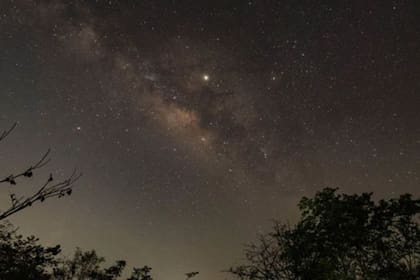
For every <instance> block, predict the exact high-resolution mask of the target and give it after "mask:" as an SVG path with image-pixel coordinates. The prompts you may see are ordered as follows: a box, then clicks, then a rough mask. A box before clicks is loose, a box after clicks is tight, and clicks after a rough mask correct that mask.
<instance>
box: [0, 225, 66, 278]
mask: <svg viewBox="0 0 420 280" xmlns="http://www.w3.org/2000/svg"><path fill="white" fill-rule="evenodd" d="M59 253H60V246H54V247H43V246H41V245H39V244H38V239H37V238H35V237H34V236H30V237H27V238H23V237H22V236H21V235H18V234H17V233H16V228H14V227H12V225H11V224H9V223H3V224H0V279H2V280H17V279H25V280H46V279H50V273H49V270H50V268H51V267H53V266H55V265H56V263H57V261H56V256H57V255H58V254H59Z"/></svg>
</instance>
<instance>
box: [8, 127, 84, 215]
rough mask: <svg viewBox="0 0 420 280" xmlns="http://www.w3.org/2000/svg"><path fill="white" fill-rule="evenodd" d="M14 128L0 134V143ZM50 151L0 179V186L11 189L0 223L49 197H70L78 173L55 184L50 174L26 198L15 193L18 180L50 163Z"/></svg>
mask: <svg viewBox="0 0 420 280" xmlns="http://www.w3.org/2000/svg"><path fill="white" fill-rule="evenodd" d="M15 128H16V123H15V124H14V125H13V126H12V127H11V128H10V129H8V130H5V131H3V132H2V133H1V134H0V142H1V141H3V140H4V139H5V138H6V137H7V136H9V135H10V133H11V132H12V131H13V130H14V129H15ZM49 154H50V150H48V151H47V152H46V153H45V154H44V155H43V156H42V157H41V159H40V160H38V161H37V162H35V163H34V164H32V165H30V166H29V167H28V168H26V169H24V170H23V171H22V172H19V173H17V174H11V175H8V176H6V177H4V178H3V179H0V184H1V183H3V184H9V185H10V186H12V187H13V189H12V190H11V194H10V202H11V205H10V206H9V207H8V208H7V209H6V210H5V211H3V212H0V221H1V220H4V219H6V218H7V217H9V216H11V215H13V214H15V213H16V212H19V211H21V210H23V209H25V208H27V207H30V206H32V205H33V204H34V203H36V202H44V201H45V200H46V199H48V198H51V197H58V198H60V197H63V196H66V195H71V193H72V191H73V189H72V187H73V184H74V183H75V182H76V181H77V180H78V179H79V178H80V177H81V174H80V173H77V172H76V171H74V172H73V173H72V174H71V175H70V177H68V178H67V179H66V180H63V181H58V182H56V181H55V180H54V178H53V175H52V174H50V175H49V176H48V178H47V179H46V180H45V182H44V183H43V184H41V185H40V187H39V188H38V189H37V191H36V192H35V193H33V194H32V195H30V196H28V197H24V196H18V195H17V192H16V185H17V184H18V180H19V179H21V178H26V179H30V178H32V177H33V176H34V172H35V171H37V170H38V169H40V168H42V167H44V166H45V165H47V164H48V163H49V162H50V159H49V158H48V156H49Z"/></svg>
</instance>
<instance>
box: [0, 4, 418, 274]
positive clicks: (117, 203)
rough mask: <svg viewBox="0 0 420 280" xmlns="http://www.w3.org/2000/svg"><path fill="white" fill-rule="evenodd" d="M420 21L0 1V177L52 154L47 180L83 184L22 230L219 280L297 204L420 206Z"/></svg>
mask: <svg viewBox="0 0 420 280" xmlns="http://www.w3.org/2000/svg"><path fill="white" fill-rule="evenodd" d="M419 19H420V5H419V4H418V1H408V0H407V1H369V3H366V1H319V2H318V3H315V2H313V1H291V0H286V1H268V0H267V1H235V0H232V1H187V0H186V1H175V0H173V1H130V0H127V1H60V0H54V1H31V0H15V1H9V0H5V1H2V2H1V4H0V94H1V104H0V113H1V114H0V117H1V122H0V124H1V125H2V127H7V126H8V125H10V124H11V123H13V122H15V121H17V122H19V127H18V129H17V130H16V131H15V132H14V134H13V135H11V137H9V138H8V139H7V141H6V142H5V143H3V146H2V150H1V153H0V156H1V159H2V161H1V164H0V167H1V168H2V170H6V171H5V172H6V173H8V172H11V171H13V170H14V168H19V167H21V166H25V164H27V163H28V162H30V161H31V160H34V159H36V158H37V157H39V155H40V154H42V153H43V152H44V151H45V149H47V148H48V147H52V151H53V154H52V155H53V158H54V161H53V164H52V165H51V167H50V169H52V171H53V172H55V173H58V174H59V175H61V176H65V174H67V173H68V172H70V171H71V170H72V168H73V167H77V168H79V169H81V170H82V171H83V173H84V174H85V176H84V178H83V180H82V181H81V182H80V183H79V186H78V187H77V189H76V190H75V194H74V196H72V197H71V199H66V200H60V201H51V202H49V203H46V204H45V205H40V206H39V207H37V208H34V209H32V210H30V211H26V212H22V213H19V215H17V216H16V217H14V218H13V219H12V221H13V222H14V223H15V224H17V225H18V226H19V227H21V229H22V230H23V231H25V232H27V233H31V234H32V233H33V234H37V235H39V236H40V237H41V239H42V240H43V241H45V242H47V243H51V244H55V243H61V244H63V245H64V247H65V249H66V251H67V252H71V250H72V248H74V247H75V246H81V247H83V248H96V249H97V250H98V251H99V253H100V254H103V255H105V256H106V257H107V258H108V259H110V260H112V259H118V258H123V259H127V260H128V261H129V264H130V265H144V264H148V265H151V266H152V267H154V269H155V270H156V275H157V276H160V277H161V278H162V279H168V278H175V279H181V278H182V277H183V273H185V272H187V271H191V270H198V271H201V277H202V279H213V278H215V277H218V278H221V277H226V275H223V274H220V273H219V271H221V270H223V269H225V268H227V267H229V266H230V265H231V264H234V263H235V261H237V260H239V256H240V253H241V245H242V244H243V243H245V242H248V241H250V240H252V239H253V237H254V236H255V234H256V233H257V232H260V231H264V230H267V229H269V225H270V220H271V219H281V220H283V221H291V222H293V220H294V219H295V218H296V215H297V209H296V207H295V203H296V201H297V200H298V199H299V197H301V196H302V195H311V194H313V193H314V192H315V191H317V190H319V189H321V188H323V187H325V186H331V187H339V188H340V189H341V190H343V191H346V192H360V191H373V192H374V193H375V195H376V196H378V197H389V196H394V195H396V194H399V193H403V192H411V193H414V194H417V195H418V194H420V188H419V182H420V180H419V176H420V175H419V172H420V171H419V168H420V126H419V123H420V114H418V111H419V108H420V92H419V91H420V79H419V77H420V64H419V61H420V52H419V49H420V20H419ZM17 151H18V152H17ZM46 172H47V171H46ZM7 191H8V190H2V194H4V196H6V197H7ZM2 203H6V201H3V202H2Z"/></svg>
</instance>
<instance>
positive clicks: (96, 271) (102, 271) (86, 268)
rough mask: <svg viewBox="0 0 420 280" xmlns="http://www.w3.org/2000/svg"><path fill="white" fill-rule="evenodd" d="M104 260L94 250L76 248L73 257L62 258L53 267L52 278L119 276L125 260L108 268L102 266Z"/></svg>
mask: <svg viewBox="0 0 420 280" xmlns="http://www.w3.org/2000/svg"><path fill="white" fill-rule="evenodd" d="M104 262H105V259H104V258H103V257H99V256H98V255H97V254H96V251H95V250H91V251H85V252H83V251H82V250H81V249H80V248H77V249H76V251H75V253H74V255H73V258H71V259H68V260H62V261H61V262H60V263H59V264H58V265H56V267H55V268H54V273H53V279H56V280H84V279H86V280H88V279H92V280H114V279H117V278H118V277H119V276H121V273H122V272H123V270H124V268H125V266H126V262H125V261H122V260H120V261H117V262H116V263H115V264H114V265H112V266H110V267H108V268H102V264H103V263H104Z"/></svg>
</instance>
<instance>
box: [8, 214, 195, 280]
mask: <svg viewBox="0 0 420 280" xmlns="http://www.w3.org/2000/svg"><path fill="white" fill-rule="evenodd" d="M16 232H17V229H16V228H14V227H13V226H12V225H11V224H10V223H8V222H4V223H0V280H35V279H36V280H117V279H121V275H122V273H123V271H124V269H125V267H126V262H125V261H124V260H119V261H116V262H115V263H114V264H113V265H111V266H108V267H106V266H105V267H104V263H105V258H103V257H100V256H98V254H97V253H96V251H95V250H90V251H83V250H81V249H80V248H76V250H75V252H74V254H73V256H72V257H71V258H62V257H60V252H61V249H60V246H59V245H57V246H53V247H44V246H41V245H39V244H38V239H37V238H35V237H34V236H30V237H27V238H24V237H22V236H21V235H19V234H17V233H16ZM151 270H152V268H151V267H149V266H143V267H141V268H133V271H132V273H131V276H130V277H129V278H126V279H127V280H153V278H152V276H151V273H150V272H151ZM197 274H198V272H191V273H187V274H186V275H187V279H189V278H191V277H194V276H196V275H197Z"/></svg>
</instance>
